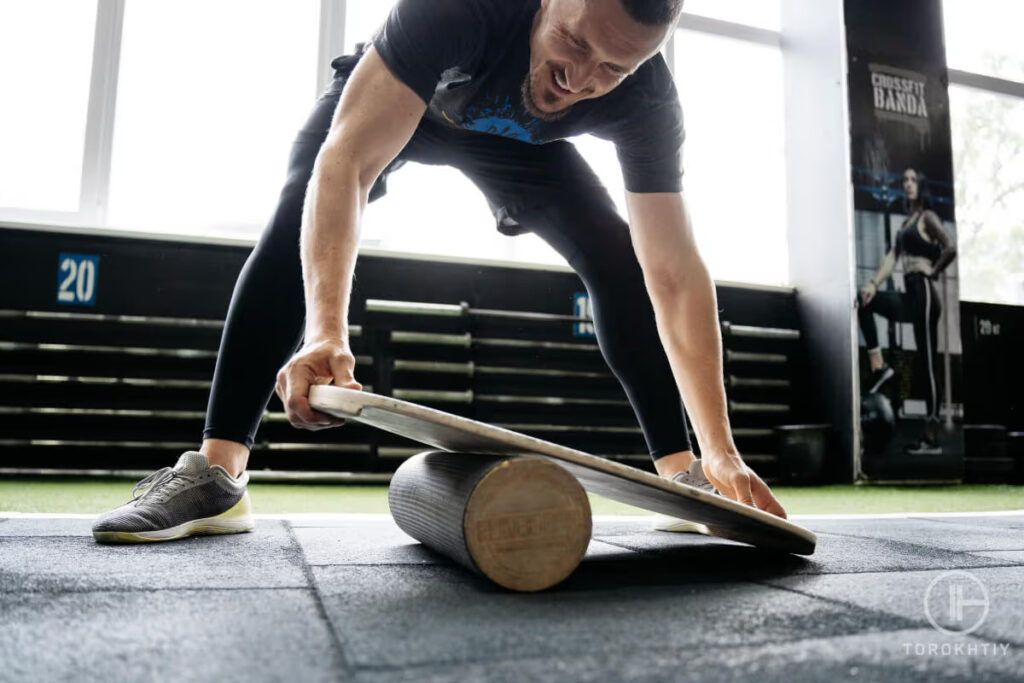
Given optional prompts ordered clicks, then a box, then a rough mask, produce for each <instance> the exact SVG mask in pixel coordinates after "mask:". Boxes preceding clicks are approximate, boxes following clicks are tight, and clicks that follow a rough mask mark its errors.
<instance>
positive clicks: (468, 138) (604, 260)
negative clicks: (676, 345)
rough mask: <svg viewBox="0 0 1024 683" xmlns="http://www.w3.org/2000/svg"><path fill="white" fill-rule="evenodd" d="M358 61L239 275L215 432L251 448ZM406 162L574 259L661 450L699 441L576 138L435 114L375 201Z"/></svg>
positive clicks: (291, 329) (340, 81)
mask: <svg viewBox="0 0 1024 683" xmlns="http://www.w3.org/2000/svg"><path fill="white" fill-rule="evenodd" d="M354 64H355V60H354V59H352V60H351V61H349V62H347V63H346V62H344V61H343V62H342V64H341V68H340V69H339V70H338V72H337V73H336V74H335V79H334V82H333V83H332V84H331V87H330V88H329V89H328V90H327V92H326V93H324V95H323V96H321V97H320V99H319V100H318V101H317V103H316V106H315V107H314V109H313V112H312V114H311V115H310V117H309V119H308V121H307V122H306V124H305V126H303V128H302V130H301V131H300V132H299V134H298V137H297V138H296V140H295V142H294V143H293V145H292V149H291V156H290V159H289V167H288V175H287V180H286V182H285V185H284V189H283V190H282V192H281V196H280V199H279V202H278V205H277V209H276V210H275V211H274V214H273V216H272V217H271V220H270V223H269V224H268V225H267V227H266V229H265V230H264V232H263V234H262V235H261V237H260V239H259V242H258V243H257V244H256V247H255V248H254V249H253V251H252V253H251V254H250V255H249V258H248V260H247V261H246V263H245V266H244V267H243V268H242V271H241V274H240V275H239V277H238V281H237V282H236V284H235V290H234V293H233V295H232V297H231V305H230V307H229V309H228V315H227V319H226V321H225V327H224V334H223V337H222V339H221V345H220V353H219V355H218V357H217V367H216V370H215V372H214V377H213V387H212V389H211V392H210V402H209V406H208V409H207V414H206V429H205V430H204V433H203V436H204V437H205V438H217V439H226V440H229V441H235V442H239V443H244V444H245V445H246V446H250V447H251V446H252V444H253V441H254V438H255V435H256V430H257V428H258V427H259V423H260V419H261V417H262V415H263V412H264V410H265V409H266V406H267V403H268V401H269V400H270V397H271V395H272V393H273V388H274V384H275V378H276V374H277V371H278V369H279V368H280V367H281V366H282V365H284V364H285V363H286V362H287V361H288V359H289V358H290V357H291V356H292V354H293V353H294V352H295V350H296V349H297V348H298V346H299V345H300V343H301V341H302V332H303V327H304V318H305V306H304V298H303V287H302V270H301V262H300V256H299V233H300V228H301V224H302V205H303V198H304V196H305V193H306V186H307V184H308V183H309V180H310V177H311V176H312V171H313V163H314V161H315V159H316V155H317V152H318V151H319V149H320V146H321V144H322V143H323V141H324V139H325V138H326V136H327V132H328V129H329V127H330V122H331V119H332V116H333V113H334V109H335V106H336V104H337V101H338V98H339V97H340V94H341V90H342V88H343V87H344V83H345V79H346V78H347V75H348V73H349V72H350V71H351V67H352V66H353V65H354ZM336 65H337V62H336ZM405 161H416V162H419V163H426V164H443V165H449V166H454V167H455V168H458V169H459V170H460V171H462V172H463V173H464V174H465V175H466V176H467V177H468V178H469V179H470V180H471V181H473V183H474V184H476V185H477V187H479V188H480V190H481V191H482V192H483V193H484V195H485V197H486V198H487V201H488V204H489V205H490V207H491V210H492V211H493V213H494V215H495V217H496V218H497V220H498V228H499V229H500V230H501V231H502V232H504V233H506V234H519V233H523V232H528V231H532V232H535V233H537V234H538V235H540V237H541V238H543V239H544V240H545V241H546V242H547V243H548V244H550V245H551V246H552V247H553V248H554V249H556V250H557V251H558V253H560V254H561V255H562V256H563V257H564V258H565V259H566V261H568V263H569V264H570V265H571V266H572V267H573V268H574V269H575V270H576V272H577V274H578V275H579V276H580V278H581V279H582V280H583V282H584V284H585V285H586V287H587V291H588V292H589V293H590V298H591V303H592V305H593V315H594V327H595V331H596V334H597V340H598V344H599V345H600V347H601V351H602V353H603V355H604V358H605V360H606V361H607V362H608V365H609V367H610V368H611V369H612V371H613V372H614V373H615V376H616V377H617V378H618V379H619V381H620V382H621V384H622V386H623V388H624V389H625V392H626V395H627V397H628V398H629V401H630V404H631V405H632V406H633V409H634V411H635V412H636V415H637V418H638V420H639V422H640V426H641V428H642V430H643V433H644V438H645V440H646V442H647V446H648V449H649V451H650V453H651V456H652V457H653V458H655V459H657V458H659V457H661V456H664V455H668V454H670V453H676V452H679V451H685V450H689V449H690V441H689V436H688V434H687V430H686V421H685V418H684V416H683V410H682V402H681V400H680V397H679V391H678V389H677V388H676V384H675V380H674V378H673V375H672V371H671V368H670V367H669V363H668V358H667V357H666V355H665V352H664V349H663V348H662V345H661V342H660V340H659V338H658V331H657V327H656V325H655V318H654V310H653V308H652V306H651V302H650V298H649V297H648V294H647V290H646V287H645V286H644V281H643V274H642V272H641V269H640V265H639V263H638V262H637V259H636V255H635V253H634V251H633V247H632V243H631V241H630V236H629V226H628V225H627V224H626V222H625V221H624V220H623V219H622V218H621V217H620V216H619V214H618V213H617V211H616V209H615V205H614V203H613V202H612V200H611V198H610V197H609V196H608V193H607V191H606V190H605V189H604V188H603V187H602V185H601V183H600V181H599V180H598V178H597V176H596V175H595V174H594V173H593V171H592V170H591V169H590V167H589V166H588V165H587V164H586V162H585V161H584V160H583V158H582V157H581V156H580V155H579V153H578V152H577V151H576V149H575V147H573V146H572V145H571V144H570V143H568V142H565V141H560V142H553V143H548V144H545V145H530V144H527V143H523V142H519V141H516V140H510V139H507V138H502V137H498V136H494V135H486V134H480V133H475V132H466V131H460V130H455V129H449V128H447V127H442V126H440V125H438V124H435V123H432V122H431V121H429V120H428V119H424V120H423V121H421V123H420V125H419V127H418V128H417V130H416V132H415V134H414V135H413V137H412V139H411V140H410V141H409V143H408V145H407V146H406V147H405V149H403V150H402V152H401V153H400V154H399V156H398V158H397V159H396V160H395V161H394V162H392V163H391V164H390V165H389V166H388V168H387V169H385V171H384V173H382V174H381V177H380V178H379V179H378V180H377V182H376V183H375V184H374V186H373V189H372V190H371V192H370V200H371V201H373V200H375V199H377V198H379V197H380V196H381V195H383V194H384V193H385V188H386V186H385V183H386V180H387V176H388V174H389V173H390V172H392V171H394V170H395V169H397V168H398V167H399V166H401V165H402V164H403V163H404V162H405Z"/></svg>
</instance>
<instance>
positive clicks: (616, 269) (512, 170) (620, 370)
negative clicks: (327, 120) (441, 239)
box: [458, 142, 694, 477]
mask: <svg viewBox="0 0 1024 683" xmlns="http://www.w3.org/2000/svg"><path fill="white" fill-rule="evenodd" d="M497 147H498V148H497V149H495V150H493V152H491V153H492V154H493V159H494V160H493V162H492V161H491V160H490V159H486V160H481V159H479V157H478V155H477V154H474V155H472V157H471V158H470V159H469V161H466V162H463V163H460V164H458V165H459V167H460V169H461V170H462V171H463V172H464V173H466V175H467V176H468V177H469V178H470V179H471V180H473V181H474V182H475V183H476V184H477V185H478V186H479V187H480V188H481V189H482V190H483V191H484V193H485V194H486V195H487V198H488V201H489V202H490V204H491V206H492V208H494V209H495V212H496V214H499V216H500V217H505V216H507V217H508V218H511V219H512V220H514V221H515V222H517V223H518V224H519V225H520V226H521V229H522V230H524V231H532V232H535V233H537V234H538V235H539V236H540V237H541V238H543V239H544V240H545V241H546V242H547V243H548V244H550V245H551V246H552V247H553V248H554V249H555V250H556V251H558V252H559V253H560V254H561V255H562V256H563V257H564V258H565V259H566V261H568V262H569V265H571V266H572V267H573V269H574V270H575V271H576V272H577V274H579V276H580V278H581V279H582V280H583V283H584V284H585V285H586V288H587V291H588V293H589V294H590V300H591V304H592V307H593V311H594V328H595V332H596V334H597V340H598V344H599V345H600V347H601V352H602V354H603V355H604V358H605V360H606V361H607V363H608V366H609V367H610V368H611V370H612V372H613V373H614V374H615V376H616V377H617V378H618V380H619V382H620V383H621V384H622V387H623V389H624V390H625V392H626V396H627V397H628V398H629V402H630V404H631V405H632V406H633V410H634V411H635V413H636V416H637V419H638V421H639V423H640V427H641V429H642V430H643V433H644V438H645V440H646V442H647V446H648V449H649V451H650V453H651V457H652V458H653V459H654V461H655V467H656V468H657V470H658V472H659V474H662V475H663V476H667V477H671V476H672V475H673V474H675V473H677V472H679V471H683V470H686V469H687V468H688V467H689V465H690V463H691V462H692V461H693V459H694V457H693V453H692V452H691V448H690V441H689V437H688V433H687V428H686V420H685V418H684V415H683V408H682V401H681V399H680V396H679V390H678V388H677V387H676V383H675V379H674V376H673V374H672V369H671V367H670V366H669V363H668V357H667V356H666V355H665V351H664V348H663V347H662V345H661V340H660V338H659V336H658V329H657V325H656V323H655V317H654V309H653V306H652V305H651V301H650V297H649V295H648V293H647V288H646V286H645V285H644V279H643V272H642V271H641V269H640V264H639V262H638V261H637V258H636V254H635V252H634V250H633V246H632V242H631V240H630V235H629V226H628V224H627V223H626V221H625V220H623V219H622V217H621V216H619V214H618V212H617V211H616V207H615V204H614V203H613V202H612V200H611V198H610V197H609V196H608V193H607V191H606V190H605V189H604V188H603V187H602V186H601V183H600V181H599V180H598V178H597V177H596V176H595V175H594V173H593V171H592V170H591V169H590V167H589V166H588V165H587V163H586V162H585V161H584V160H583V158H582V157H581V156H580V155H579V153H578V152H577V151H576V148H575V147H573V146H572V144H571V143H568V142H556V143H549V144H546V145H541V146H533V145H526V144H523V143H516V142H512V144H511V145H509V144H507V143H504V142H503V143H500V144H499V145H498V146H497ZM530 185H533V187H532V188H531V187H530ZM512 195H518V197H521V198H522V199H518V198H516V197H514V196H512ZM502 209H504V211H502ZM512 231H516V229H514V228H513V230H512Z"/></svg>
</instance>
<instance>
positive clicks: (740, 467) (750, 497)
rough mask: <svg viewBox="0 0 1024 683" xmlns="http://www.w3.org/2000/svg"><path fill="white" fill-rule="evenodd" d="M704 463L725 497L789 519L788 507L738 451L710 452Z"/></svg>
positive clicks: (716, 486) (702, 461)
mask: <svg viewBox="0 0 1024 683" xmlns="http://www.w3.org/2000/svg"><path fill="white" fill-rule="evenodd" d="M701 464H702V465H703V466H704V476H706V477H707V478H708V481H710V482H711V483H712V484H714V485H715V488H716V489H718V491H719V493H721V494H722V495H723V496H726V497H728V498H732V499H733V500H735V501H738V502H740V503H743V504H744V505H749V506H751V507H756V508H758V509H760V510H764V511H765V512H770V513H772V514H773V515H776V516H778V517H782V518H783V519H786V510H785V509H784V508H783V507H782V504H781V503H780V502H779V501H778V499H777V498H776V497H775V494H773V493H772V490H771V489H770V488H768V484H765V483H764V481H762V480H761V477H759V476H757V473H756V472H754V470H752V469H750V468H749V467H748V466H747V464H746V463H745V462H743V460H742V459H741V458H740V456H739V454H738V453H707V454H705V455H704V456H703V457H702V458H701Z"/></svg>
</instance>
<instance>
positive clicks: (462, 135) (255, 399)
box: [93, 0, 785, 541]
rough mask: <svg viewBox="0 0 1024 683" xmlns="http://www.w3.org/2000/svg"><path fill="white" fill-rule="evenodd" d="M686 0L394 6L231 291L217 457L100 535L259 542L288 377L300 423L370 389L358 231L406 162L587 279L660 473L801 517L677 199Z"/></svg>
mask: <svg viewBox="0 0 1024 683" xmlns="http://www.w3.org/2000/svg"><path fill="white" fill-rule="evenodd" d="M681 6H682V0H400V1H399V2H398V4H397V5H396V6H395V8H394V9H393V11H392V12H391V14H390V16H389V18H388V19H387V21H386V23H385V24H384V26H383V27H381V29H380V30H379V31H378V33H377V34H376V35H375V36H374V39H373V42H372V45H371V46H369V47H367V48H361V49H360V51H359V54H357V55H353V56H346V57H339V58H338V59H336V60H334V62H332V66H334V67H335V70H336V73H335V79H334V82H333V84H332V86H331V88H330V89H329V90H328V91H327V93H325V94H324V95H323V96H322V97H321V98H320V100H319V101H318V102H317V105H316V107H315V108H314V111H313V113H312V115H311V116H310V119H309V121H308V122H307V123H306V125H305V126H304V127H303V129H302V131H301V132H300V133H299V135H298V138H297V139H296V141H295V143H294V146H293V149H292V154H291V159H290V167H289V172H288V178H287V182H286V184H285V187H284V190H283V191H282V194H281V198H280V203H279V205H278V208H277V210H276V212H275V213H274V216H273V218H272V220H271V222H270V225H269V226H268V227H267V229H266V231H265V232H264V234H263V235H262V237H261V238H260V241H259V243H258V244H257V245H256V248H255V249H254V250H253V252H252V254H251V255H250V257H249V260H248V261H247V262H246V265H245V267H244V268H243V270H242V272H241V274H240V276H239V279H238V283H237V284H236V287H235V292H234V295H233V297H232V301H231V306H230V309H229V311H228V316H227V320H226V325H225V329H224V335H223V338H222V341H221V347H220V354H219V357H218V361H217V368H216V371H215V374H214V381H213V388H212V390H211V395H210V404H209V407H208V411H207V423H206V429H205V432H204V440H203V443H202V446H201V448H200V450H199V451H198V452H195V451H190V452H188V453H185V454H184V455H183V456H182V457H181V459H180V460H179V461H178V464H177V465H176V466H175V467H174V468H164V470H161V471H160V472H157V473H154V475H151V477H150V478H147V480H144V481H143V482H140V485H142V486H147V485H148V486H149V488H148V489H147V491H146V493H144V494H143V495H141V496H140V497H139V498H137V499H135V500H133V501H132V502H130V503H128V504H126V505H124V506H122V507H120V508H118V509H117V510H114V511H112V512H110V513H108V514H107V515H104V516H102V517H101V518H100V519H99V520H97V523H96V525H95V526H94V529H93V531H94V535H95V536H96V538H97V539H99V540H101V541H144V540H165V539H169V538H178V537H181V536H185V535H189V534H192V533H220V532H233V531H242V530H247V529H251V528H252V520H251V516H250V514H249V501H248V496H247V494H246V492H245V485H246V482H247V480H248V478H247V475H246V474H245V467H246V463H247V461H248V455H249V449H250V447H251V446H252V443H253V439H254V436H255V433H256V429H257V427H258V426H259V422H260V418H261V416H262V413H263V410H264V408H265V406H266V404H267V401H268V400H269V398H270V391H271V389H272V386H273V376H274V371H275V370H277V369H278V368H280V371H279V372H278V373H277V383H276V387H273V388H276V391H277V393H278V395H279V396H280V397H281V399H282V402H283V403H284V406H285V409H286V411H287V413H288V419H289V420H290V421H291V423H292V424H293V425H295V426H296V427H300V428H304V429H322V428H326V427H331V426H334V425H337V424H340V423H341V422H342V421H340V420H337V419H335V418H332V417H330V416H327V415H323V414H320V413H317V412H316V411H314V410H312V409H311V408H310V405H309V402H308V399H307V396H308V392H309V387H310V385H311V384H313V383H316V382H323V381H333V382H334V384H336V385H338V386H343V387H350V388H361V385H360V384H359V383H358V382H357V381H356V379H355V377H354V376H353V368H354V365H355V359H354V357H353V355H352V352H351V349H350V347H349V342H348V326H347V311H348V304H349V294H350V292H351V280H352V274H353V271H354V268H355V260H356V253H357V249H358V242H359V226H360V221H361V218H362V214H363V210H364V208H365V206H366V203H367V202H368V201H372V200H374V199H376V198H378V197H380V196H381V195H383V194H384V192H385V181H386V178H387V176H388V174H389V173H391V172H393V171H394V170H396V169H397V168H398V167H399V166H401V165H402V164H403V163H405V162H406V161H410V160H411V161H417V162H420V163H426V164H444V165H451V166H455V167H456V168H458V169H459V170H461V171H462V172H463V173H465V174H466V176H468V177H469V179H470V180H472V181H473V182H474V183H475V184H476V185H477V186H478V187H479V188H480V190H481V191H482V192H483V193H484V195H485V196H486V198H487V201H488V204H489V205H490V207H491V209H492V211H493V212H494V215H495V217H496V219H497V221H498V229H499V230H501V231H502V232H504V233H506V234H518V233H522V232H527V231H532V232H535V233H537V234H538V235H540V236H541V237H542V238H543V239H545V240H546V241H547V242H548V243H549V244H551V245H552V246H553V247H554V248H555V249H556V250H558V251H559V252H560V253H561V254H562V255H563V256H564V257H565V258H566V260H567V261H568V262H569V264H570V265H572V266H573V268H574V269H575V270H576V272H577V273H578V274H579V275H580V277H581V278H582V280H583V281H584V283H585V284H586V286H587V289H588V291H589V292H590V296H591V302H592V304H593V309H594V324H595V328H596V332H597V338H598V342H599V344H600V346H601V350H602V352H603V354H604V356H605V359H606V360H607V361H608V364H609V366H610V367H611V369H612V371H613V372H614V373H615V375H616V376H617V377H618V378H619V380H620V382H621V383H622V385H623V388H624V389H625V391H626V394H627V396H628V398H629V400H630V403H631V405H632V406H633V409H634V411H635V412H636V414H637V418H638V420H639V422H640V426H641V428H642V429H643V432H644V438H645V439H646V441H647V445H648V447H649V450H650V452H651V456H652V457H653V458H654V464H655V468H656V469H657V471H658V473H659V474H660V475H661V476H663V477H666V478H673V479H675V480H676V481H683V482H685V483H689V484H693V485H697V486H703V487H704V488H706V489H710V488H711V487H712V485H713V486H714V488H716V489H717V490H718V491H719V492H720V493H722V494H723V495H726V496H728V497H730V498H732V499H734V500H738V501H740V502H743V503H746V504H748V505H755V506H757V507H759V508H761V509H764V510H768V511H770V512H773V513H775V514H777V515H780V516H785V512H784V510H783V509H782V506H781V505H779V503H778V501H777V500H776V499H775V497H774V496H773V495H772V493H771V491H770V490H769V489H768V487H767V486H766V485H765V484H764V482H763V481H761V479H760V478H758V476H757V475H756V474H754V472H752V471H751V470H750V469H749V468H748V467H747V466H746V465H745V464H744V463H743V461H742V460H741V459H740V456H739V453H738V452H737V449H736V446H735V444H734V443H733V439H732V434H731V430H730V426H729V420H728V415H727V411H726V400H725V391H724V387H723V381H722V358H721V340H720V337H719V325H718V318H717V312H716V302H715V291H714V285H713V283H712V280H711V278H710V276H709V275H708V271H707V269H706V268H705V266H704V264H703V262H702V261H701V258H700V256H699V254H698V253H697V249H696V246H695V244H694V240H693V234H692V232H691V230H690V223H689V220H688V217H687V212H686V208H685V205H684V202H683V197H682V194H681V175H682V170H681V160H680V152H681V146H682V141H683V127H682V113H681V111H680V108H679V102H678V97H677V95H676V92H675V87H674V85H673V81H672V76H671V74H670V73H669V71H668V68H667V66H666V64H665V61H664V59H663V58H662V57H661V55H660V54H659V50H660V48H661V47H662V45H663V44H664V43H665V41H666V40H667V39H668V37H669V35H670V33H671V31H672V30H673V27H674V25H675V21H676V19H677V18H678V15H679V13H680V11H681ZM585 132H589V133H593V134H595V135H598V136H600V137H604V138H606V139H609V140H611V141H613V142H614V143H615V145H616V147H617V151H618V156H619V160H620V163H621V166H622V171H623V176H624V179H625V185H626V189H627V206H628V212H629V223H628V224H627V223H626V222H625V221H623V220H622V218H621V217H620V216H619V215H618V213H617V212H616V210H615V206H614V204H613V202H612V201H611V199H610V198H609V196H608V194H607V192H606V191H605V190H604V188H603V187H602V186H601V183H600V182H599V181H598V179H597V177H596V176H595V175H594V173H593V172H592V171H591V170H590V168H589V167H588V166H587V164H586V163H585V162H584V161H583V159H582V157H580V155H579V154H578V153H577V152H576V150H575V148H574V147H573V146H572V145H571V143H569V142H567V141H566V140H565V139H564V138H566V137H569V136H571V135H576V134H580V133H585ZM421 229H429V228H426V227H424V228H421ZM300 235H301V242H300ZM303 300H304V301H305V303H306V306H305V310H303V306H302V305H301V304H302V302H303ZM300 344H301V348H298V351H297V352H296V353H295V354H294V356H292V357H291V360H288V358H289V356H291V354H292V353H293V352H295V349H296V347H297V346H299V345H300ZM285 361H287V363H285ZM282 364H284V366H283V367H281V365H282ZM680 394H681V395H682V398H683V400H684V401H685V404H686V407H687V409H688V411H689V413H690V415H691V417H692V419H693V422H694V427H695V431H696V434H697V438H698V439H699V441H700V444H701V447H702V451H703V454H704V457H703V471H702V470H701V467H700V464H701V463H700V461H696V459H695V458H694V456H693V453H692V452H691V449H690V443H689V438H688V436H687V430H686V423H685V421H684V417H683V413H682V409H681V406H680V400H679V399H680Z"/></svg>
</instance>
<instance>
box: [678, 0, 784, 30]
mask: <svg viewBox="0 0 1024 683" xmlns="http://www.w3.org/2000/svg"><path fill="white" fill-rule="evenodd" d="M781 4H782V3H781V0H686V1H685V2H684V3H683V9H684V10H685V11H686V13H687V14H693V15H697V16H702V17H710V18H711V19H719V20H722V21H730V22H732V23H734V24H745V25H747V26H756V27H757V28H765V29H769V30H772V31H778V30H779V29H780V28H782V19H781V13H782V12H781Z"/></svg>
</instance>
